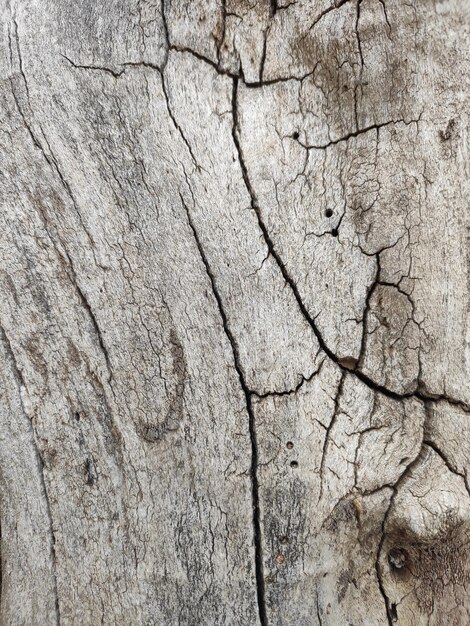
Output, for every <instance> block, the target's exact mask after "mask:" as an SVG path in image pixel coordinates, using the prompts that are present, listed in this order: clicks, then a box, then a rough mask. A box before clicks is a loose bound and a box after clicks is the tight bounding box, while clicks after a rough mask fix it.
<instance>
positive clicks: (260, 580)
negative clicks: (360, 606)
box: [180, 194, 268, 626]
mask: <svg viewBox="0 0 470 626" xmlns="http://www.w3.org/2000/svg"><path fill="white" fill-rule="evenodd" d="M180 197H181V202H182V205H183V207H184V209H185V211H186V215H187V219H188V223H189V226H190V228H191V231H192V233H193V236H194V240H195V242H196V246H197V249H198V251H199V255H200V257H201V260H202V262H203V264H204V267H205V270H206V273H207V276H208V278H209V281H210V283H211V287H212V292H213V294H214V297H215V300H216V302H217V307H218V309H219V313H220V317H221V319H222V325H223V329H224V331H225V334H226V336H227V338H228V340H229V343H230V346H231V349H232V353H233V360H234V365H235V369H236V371H237V374H238V378H239V380H240V386H241V388H242V390H243V393H244V395H245V403H246V409H247V413H248V426H249V432H250V441H251V468H250V478H251V493H252V506H253V540H254V549H255V576H256V592H257V599H258V611H259V619H260V623H261V626H268V618H267V612H266V601H265V582H264V566H263V548H262V539H261V520H260V506H259V484H258V474H257V469H258V458H259V453H258V442H257V435H256V423H255V415H254V412H253V405H252V397H251V396H252V394H251V391H250V389H249V388H248V386H247V384H246V381H245V375H244V373H243V368H242V366H241V362H240V354H239V350H238V345H237V342H236V341H235V338H234V336H233V334H232V331H231V330H230V325H229V323H228V318H227V314H226V313H225V310H224V306H223V303H222V298H221V296H220V294H219V291H218V288H217V284H216V281H215V277H214V274H213V272H212V270H211V267H210V265H209V261H208V259H207V257H206V254H205V252H204V248H203V247H202V243H201V240H200V238H199V235H198V232H197V230H196V227H195V225H194V223H193V221H192V218H191V214H190V211H189V209H188V207H187V205H186V203H185V202H184V199H183V197H182V196H181V194H180Z"/></svg>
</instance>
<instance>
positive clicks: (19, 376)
mask: <svg viewBox="0 0 470 626" xmlns="http://www.w3.org/2000/svg"><path fill="white" fill-rule="evenodd" d="M0 330H1V335H2V339H3V342H4V344H5V347H6V351H7V353H8V355H9V356H10V361H11V365H12V371H13V375H14V377H15V380H16V383H17V388H18V396H19V399H20V404H21V407H22V409H23V415H24V417H25V418H26V419H25V424H26V425H27V428H28V431H29V435H30V437H31V442H32V444H33V447H34V454H35V457H36V463H37V468H38V476H39V482H40V486H41V491H42V495H43V497H44V502H45V505H46V515H47V521H48V524H49V533H50V559H51V564H52V578H53V583H54V593H55V618H56V624H57V626H59V625H60V608H59V593H58V588H57V558H56V550H55V543H56V540H55V533H54V526H53V522H52V511H51V504H50V501H49V494H48V493H47V487H46V481H45V478H44V462H43V460H42V458H41V455H40V453H39V449H38V446H37V443H36V437H35V433H34V428H33V424H32V422H31V419H30V417H29V415H28V413H27V411H26V409H25V406H24V404H23V397H22V392H21V390H22V388H24V389H26V384H25V380H24V377H23V373H22V371H21V369H20V367H19V365H18V363H17V360H16V356H15V353H14V351H13V348H12V346H11V343H10V340H9V338H8V336H7V334H6V332H5V329H4V328H3V327H1V326H0Z"/></svg>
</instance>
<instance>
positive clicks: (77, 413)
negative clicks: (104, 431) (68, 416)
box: [74, 411, 80, 422]
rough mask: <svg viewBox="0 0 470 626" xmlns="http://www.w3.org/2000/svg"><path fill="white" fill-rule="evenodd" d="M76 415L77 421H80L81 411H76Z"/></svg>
mask: <svg viewBox="0 0 470 626" xmlns="http://www.w3.org/2000/svg"><path fill="white" fill-rule="evenodd" d="M74 417H75V419H76V420H77V422H79V421H80V413H79V412H78V411H76V412H75V415H74Z"/></svg>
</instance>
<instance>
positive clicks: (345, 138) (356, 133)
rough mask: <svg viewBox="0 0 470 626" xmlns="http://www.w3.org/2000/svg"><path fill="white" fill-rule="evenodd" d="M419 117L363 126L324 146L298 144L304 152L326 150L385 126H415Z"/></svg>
mask: <svg viewBox="0 0 470 626" xmlns="http://www.w3.org/2000/svg"><path fill="white" fill-rule="evenodd" d="M421 117H422V113H420V115H419V116H418V118H417V119H411V120H408V121H406V120H404V119H397V120H389V121H388V122H383V123H382V124H371V125H370V126H365V127H364V128H358V129H357V130H355V131H353V132H351V133H347V135H343V136H342V137H339V138H338V139H334V140H332V141H329V142H328V143H324V144H303V143H301V142H300V141H299V143H300V144H301V145H302V146H303V147H304V148H305V149H306V150H326V148H329V147H330V146H335V145H336V144H338V143H341V142H343V141H348V140H349V139H351V138H352V137H358V136H359V135H362V134H364V133H368V132H369V131H371V130H379V129H380V128H386V127H387V126H392V125H395V124H404V125H405V126H409V125H410V124H413V123H415V124H417V123H418V122H419V121H420V120H421Z"/></svg>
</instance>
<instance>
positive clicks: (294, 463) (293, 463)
mask: <svg viewBox="0 0 470 626" xmlns="http://www.w3.org/2000/svg"><path fill="white" fill-rule="evenodd" d="M290 466H291V467H299V464H298V463H297V461H291V462H290Z"/></svg>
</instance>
